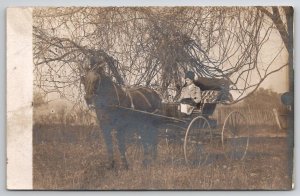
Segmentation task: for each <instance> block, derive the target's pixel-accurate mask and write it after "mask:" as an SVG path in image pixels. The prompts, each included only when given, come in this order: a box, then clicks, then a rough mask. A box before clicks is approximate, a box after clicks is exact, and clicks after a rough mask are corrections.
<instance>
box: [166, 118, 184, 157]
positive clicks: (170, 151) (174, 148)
mask: <svg viewBox="0 0 300 196" xmlns="http://www.w3.org/2000/svg"><path fill="white" fill-rule="evenodd" d="M185 129H186V128H185V127H181V126H179V125H176V124H167V125H166V127H165V135H164V138H165V144H166V149H167V150H165V149H164V150H163V152H165V153H166V154H165V157H164V159H165V160H171V162H172V163H180V162H184V160H183V157H182V155H183V143H184V134H185V133H184V131H185Z"/></svg>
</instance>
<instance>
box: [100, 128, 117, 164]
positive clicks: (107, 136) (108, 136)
mask: <svg viewBox="0 0 300 196" xmlns="http://www.w3.org/2000/svg"><path fill="white" fill-rule="evenodd" d="M102 132H103V136H104V141H105V145H106V150H107V155H108V169H112V168H114V167H115V162H114V154H113V142H112V133H111V132H112V128H111V127H110V126H102Z"/></svg>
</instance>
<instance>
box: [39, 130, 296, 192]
mask: <svg viewBox="0 0 300 196" xmlns="http://www.w3.org/2000/svg"><path fill="white" fill-rule="evenodd" d="M284 132H285V131H284V130H281V131H278V130H274V131H270V130H268V132H266V133H265V134H263V135H261V137H251V138H250V145H249V149H248V153H247V156H246V157H245V159H244V160H243V161H231V160H227V159H225V157H224V155H223V154H221V153H220V154H217V155H216V154H215V155H214V156H213V157H211V158H210V161H207V163H206V164H205V165H202V166H197V167H196V166H193V167H189V166H188V165H187V164H185V162H184V155H183V150H182V146H181V145H180V144H174V145H168V146H167V144H166V142H165V140H164V139H163V138H161V140H160V141H159V146H158V158H157V160H156V161H155V162H153V163H152V164H151V165H150V166H149V167H147V168H145V167H143V166H142V164H141V160H142V157H140V156H138V154H137V153H136V151H138V150H139V147H138V146H137V145H129V146H128V149H127V157H128V160H129V164H130V167H129V169H128V170H125V169H122V168H121V167H120V166H119V165H120V164H119V160H118V159H117V158H118V154H115V157H116V159H117V167H116V168H115V169H113V170H109V169H107V168H106V166H105V165H106V161H107V160H106V157H107V156H106V151H105V146H104V141H103V138H102V135H101V132H100V130H98V128H97V127H96V126H66V125H35V126H34V130H33V182H34V183H33V185H34V189H42V190H44V189H57V190H78V189H81V190H144V189H147V190H153V189H155V190H156V189H159V190H174V189H176V190H178V189H180V190H184V189H188V190H190V189H193V190H207V189H208V190H210V189H222V190H223V189H243V190H251V189H275V190H278V189H284V190H288V189H290V188H291V178H290V177H289V176H288V164H287V163H288V157H287V142H286V137H285V133H284ZM269 136H271V137H269ZM215 145H220V144H219V142H218V141H216V142H215Z"/></svg>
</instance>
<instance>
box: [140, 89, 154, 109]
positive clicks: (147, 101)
mask: <svg viewBox="0 0 300 196" xmlns="http://www.w3.org/2000/svg"><path fill="white" fill-rule="evenodd" d="M136 92H137V93H138V94H139V95H141V96H142V97H143V99H144V100H145V101H146V103H147V104H148V105H149V106H150V107H151V106H152V105H151V103H150V102H149V100H148V99H147V97H145V95H144V94H143V93H141V92H140V91H139V90H137V91H136Z"/></svg>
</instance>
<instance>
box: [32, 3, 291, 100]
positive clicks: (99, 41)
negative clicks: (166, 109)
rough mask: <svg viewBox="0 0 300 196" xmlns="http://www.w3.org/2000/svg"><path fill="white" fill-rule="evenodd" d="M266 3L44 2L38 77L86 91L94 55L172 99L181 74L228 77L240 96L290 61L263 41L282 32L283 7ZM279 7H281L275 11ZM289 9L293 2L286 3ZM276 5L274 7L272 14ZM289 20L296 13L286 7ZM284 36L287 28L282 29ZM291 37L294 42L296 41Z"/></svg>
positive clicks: (51, 87)
mask: <svg viewBox="0 0 300 196" xmlns="http://www.w3.org/2000/svg"><path fill="white" fill-rule="evenodd" d="M269 9H274V8H261V7H231V8H228V7H227V8H223V7H193V8H191V7H145V8H144V7H136V8H135V7H131V8H127V7H120V8H114V7H109V8H90V7H84V8H37V9H35V10H34V14H33V16H34V64H35V70H34V71H35V85H36V86H37V87H38V88H41V89H42V90H43V91H44V92H45V93H50V92H56V93H59V94H60V95H61V96H63V97H69V98H72V99H79V98H80V96H81V93H80V91H81V87H80V80H79V78H80V75H82V74H84V70H85V68H86V67H88V66H90V63H91V62H90V61H91V59H94V60H95V61H99V62H101V63H102V62H103V64H105V65H106V71H107V74H109V75H111V77H113V78H114V80H115V81H116V82H118V83H119V84H122V85H143V86H152V87H153V88H156V89H157V90H158V91H159V92H160V93H161V94H162V96H163V97H164V98H166V99H168V98H169V94H170V93H171V91H173V92H175V93H178V91H179V89H178V88H176V86H178V85H182V81H181V79H180V78H181V77H182V76H183V73H184V72H185V71H187V70H193V71H194V72H196V73H197V75H198V76H199V77H209V78H223V79H225V80H226V81H228V83H229V84H230V89H228V90H230V91H232V92H233V91H234V92H235V94H237V96H236V97H235V100H234V101H233V102H232V103H235V102H238V101H240V100H242V99H244V98H245V97H246V96H248V95H249V94H251V93H253V92H254V91H255V90H256V89H257V88H258V87H259V86H260V85H261V83H262V82H263V81H264V80H265V79H266V78H267V77H269V76H270V75H271V74H273V73H275V72H277V71H279V70H281V69H283V68H284V67H286V66H287V65H288V62H287V63H286V64H283V65H278V66H274V61H275V60H276V58H278V56H279V55H280V54H281V53H283V52H284V51H283V49H284V47H286V44H285V41H284V39H283V42H284V45H283V46H282V47H281V48H278V50H277V51H270V53H269V54H267V55H273V58H272V59H271V60H269V62H262V61H260V59H261V58H262V57H263V56H264V55H266V54H265V52H266V50H263V47H264V46H265V45H266V44H268V43H269V42H270V39H269V38H270V37H271V36H276V32H274V28H276V27H277V29H279V27H281V26H280V25H279V26H278V25H276V23H275V22H272V21H274V20H276V21H277V20H278V19H277V18H278V17H282V13H280V12H274V10H273V16H272V17H273V19H274V20H273V19H272V17H271V20H270V12H269V11H268V10H269ZM276 9H278V8H275V11H276ZM282 9H285V8H282ZM267 13H269V14H267ZM286 17H287V20H285V21H282V20H281V22H282V23H283V24H285V25H286V24H287V23H288V22H289V20H288V19H289V18H290V17H292V16H291V15H286ZM280 36H284V34H283V35H282V33H280ZM288 43H289V44H290V42H288Z"/></svg>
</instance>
